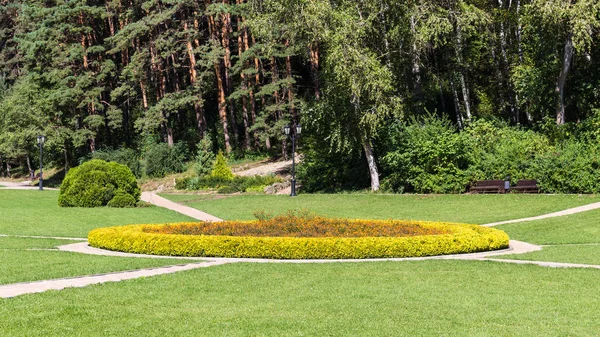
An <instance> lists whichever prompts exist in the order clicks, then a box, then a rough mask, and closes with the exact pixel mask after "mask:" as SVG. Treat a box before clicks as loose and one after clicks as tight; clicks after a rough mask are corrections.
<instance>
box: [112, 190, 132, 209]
mask: <svg viewBox="0 0 600 337" xmlns="http://www.w3.org/2000/svg"><path fill="white" fill-rule="evenodd" d="M136 203H137V202H136V200H135V198H134V197H133V196H132V195H131V194H123V193H119V194H116V195H115V196H114V197H113V198H112V199H110V201H109V202H108V204H106V206H108V207H115V208H123V207H135V206H136Z"/></svg>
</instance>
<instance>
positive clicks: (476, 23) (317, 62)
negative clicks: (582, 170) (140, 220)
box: [0, 0, 600, 192]
mask: <svg viewBox="0 0 600 337" xmlns="http://www.w3.org/2000/svg"><path fill="white" fill-rule="evenodd" d="M599 28H600V3H599V2H598V1H596V0H579V1H566V0H550V1H545V0H517V1H497V2H494V1H478V0H459V1H433V0H425V1H388V0H368V1H360V2H358V3H357V2H356V1H353V0H334V1H325V0H297V1H285V0H239V1H232V0H224V1H220V2H216V1H204V2H200V1H196V2H194V1H191V2H190V1H183V0H173V1H169V2H166V3H163V2H156V1H151V0H140V1H137V2H129V3H121V2H118V1H113V0H82V1H46V2H40V1H35V0H6V1H3V2H2V3H0V167H1V170H0V171H1V172H2V173H3V174H11V173H10V171H11V168H13V167H14V166H17V165H21V166H22V167H24V168H25V169H23V170H22V171H24V172H28V171H29V172H32V171H33V170H34V166H36V165H33V164H32V162H34V161H36V159H39V158H37V153H38V151H37V148H36V143H35V136H36V135H37V134H45V135H46V136H47V143H46V145H45V151H46V152H45V153H46V155H45V161H46V162H47V163H51V164H54V165H56V166H59V165H60V166H64V167H65V171H66V170H67V169H68V167H70V166H72V165H74V164H75V163H76V162H77V159H78V158H81V157H85V156H88V155H89V154H91V153H94V152H97V150H98V149H122V148H131V149H135V151H136V152H138V153H139V154H140V157H142V158H144V161H145V165H146V170H147V171H148V172H147V173H148V175H150V176H160V175H162V174H164V173H165V172H167V171H168V172H171V171H175V172H177V171H178V170H180V167H173V166H170V167H169V168H168V169H167V170H166V171H163V170H161V168H160V167H158V166H157V165H156V163H160V162H161V161H162V160H163V159H164V158H165V157H169V158H171V159H173V160H171V161H170V162H169V165H171V164H173V163H174V162H176V161H177V160H175V159H174V158H173V154H168V155H167V152H166V151H164V150H162V149H159V148H156V149H154V148H147V146H145V145H146V144H145V140H146V139H150V138H152V139H159V140H160V142H161V143H164V144H166V145H165V146H166V147H169V148H171V149H173V148H175V147H177V145H176V144H177V143H182V144H184V145H183V147H184V148H185V149H186V153H188V152H189V153H195V152H196V151H197V150H198V147H199V148H200V150H201V151H199V152H202V153H204V154H206V151H205V149H206V148H207V147H206V144H202V143H200V141H201V140H202V139H206V138H209V139H210V140H211V141H212V142H213V143H214V149H211V151H213V150H216V149H217V148H218V149H222V150H224V151H225V153H226V154H230V153H236V152H237V153H248V152H252V151H257V152H267V153H271V154H273V155H275V154H280V155H283V156H284V157H285V156H286V152H288V153H289V147H290V142H289V140H288V139H287V138H286V137H285V136H284V135H283V134H282V132H281V127H282V126H283V125H286V124H292V125H294V124H298V123H299V122H301V123H302V125H303V126H304V131H303V133H302V138H301V139H300V142H299V144H300V146H301V147H300V150H301V151H302V147H305V148H306V155H307V156H306V163H307V168H306V175H307V176H313V173H316V174H320V175H321V177H320V178H319V179H318V180H315V181H308V180H307V181H306V182H305V186H306V188H308V189H309V190H323V189H330V188H331V189H337V188H362V187H364V186H366V185H369V184H370V186H371V189H373V190H377V189H379V178H380V176H381V178H382V179H386V178H388V175H389V176H390V178H389V179H386V180H385V181H383V183H384V187H387V188H391V189H396V190H398V191H400V190H406V191H409V190H415V191H430V192H453V191H457V190H458V189H459V187H458V186H459V185H461V184H462V182H463V181H464V180H465V179H467V177H478V176H484V175H488V174H491V173H490V172H491V171H493V170H494V167H495V168H496V169H497V170H499V171H500V170H501V171H502V172H497V174H512V175H514V176H515V177H516V176H518V175H519V174H520V172H524V170H525V169H524V168H523V167H521V166H523V165H526V166H532V167H533V165H534V164H533V163H531V162H529V161H527V160H525V161H523V160H522V158H525V157H523V153H522V152H518V153H517V155H518V156H520V157H519V158H521V159H517V160H516V161H515V160H512V159H514V158H512V159H511V157H514V156H515V153H514V152H511V151H513V150H517V151H530V150H531V149H532V148H529V147H527V146H529V145H527V146H524V144H525V143H526V140H525V138H526V139H529V140H532V141H534V143H535V144H532V146H534V147H535V146H538V145H543V144H539V143H536V142H537V141H539V140H541V141H543V137H549V138H550V142H551V144H552V146H556V147H557V148H561V149H564V151H565V152H568V151H571V150H569V149H574V147H576V146H578V145H564V144H558V143H554V138H553V137H554V135H555V133H556V132H558V134H561V135H562V136H564V137H566V138H565V139H563V141H566V139H567V138H568V139H569V140H571V141H573V142H580V141H583V142H584V145H581V146H583V147H582V148H585V149H586V150H589V149H588V146H587V145H585V144H589V142H588V140H584V139H581V138H579V137H578V135H577V134H574V133H572V134H569V133H567V132H563V131H562V130H563V129H569V128H571V127H573V125H575V124H581V125H587V127H588V128H589V129H590V130H592V129H594V128H595V129H596V130H597V126H598V123H597V121H598V118H597V115H598V111H599V109H600V103H599V101H598V97H600V76H599V75H598V74H600V62H598V60H600V49H599V48H598V47H597V46H598V42H599V34H598V32H599V30H600V29H599ZM427 111H432V112H433V111H437V113H438V114H439V115H440V116H442V117H443V118H444V119H446V120H449V121H450V123H452V124H453V125H454V126H455V127H456V129H457V130H459V132H460V133H464V132H468V130H469V128H471V130H473V129H472V128H473V127H474V126H472V123H473V120H475V119H479V120H482V119H486V120H500V121H502V123H505V124H508V125H518V126H520V127H521V128H522V129H519V130H521V131H523V132H525V131H526V130H529V131H532V132H536V133H541V134H533V133H532V134H526V133H523V132H521V131H518V132H517V133H516V134H515V133H514V132H513V131H510V130H508V129H507V130H505V131H502V132H508V133H509V134H506V135H505V136H506V137H509V138H511V139H513V140H514V141H516V142H519V144H521V145H517V144H512V145H511V144H508V143H504V144H488V145H489V146H490V147H493V150H494V151H496V153H495V154H494V156H493V158H489V156H486V155H485V154H481V155H480V157H482V158H483V159H482V163H481V166H478V167H477V170H479V171H473V172H470V173H469V172H467V176H465V175H464V174H463V173H464V172H463V169H464V166H463V165H464V163H463V159H464V158H461V153H469V152H468V151H465V150H461V151H462V152H461V151H459V152H456V153H454V154H451V153H448V156H449V157H448V158H447V159H448V160H450V162H448V163H445V164H441V163H436V160H441V159H443V158H442V157H439V158H438V157H436V158H434V157H435V156H436V154H435V153H430V154H429V155H428V156H425V157H423V158H416V157H414V155H415V154H416V152H413V153H412V154H410V153H405V154H403V155H402V156H400V157H397V156H396V154H394V153H390V151H392V152H393V151H396V150H397V149H395V148H393V146H392V144H390V142H389V139H388V138H387V136H388V135H389V136H390V137H392V139H394V141H395V142H396V143H395V144H413V143H411V142H416V143H414V144H415V145H416V146H417V147H418V148H419V149H420V151H421V150H422V151H427V149H428V148H429V149H430V150H435V151H438V150H443V149H437V150H436V149H433V148H431V145H429V144H426V143H425V142H423V141H422V140H423V139H424V138H421V140H419V137H424V136H426V135H421V136H418V137H417V136H415V135H414V134H415V133H418V131H417V130H410V129H406V134H405V135H396V136H394V135H390V134H389V130H390V129H394V128H402V127H399V125H403V124H404V123H408V122H409V121H411V120H412V119H413V118H417V119H420V118H423V117H426V116H427ZM398 123H399V124H398ZM444 123H446V122H444ZM552 124H556V125H559V126H564V128H562V127H561V128H554V127H551V125H552ZM578 127H579V126H578ZM557 130H558V131H557ZM411 134H412V136H411ZM435 136H436V137H442V136H441V135H435ZM444 137H446V138H445V139H444V142H445V143H446V142H447V145H445V146H450V147H452V146H455V145H456V146H458V145H459V144H454V145H452V142H454V141H462V140H464V139H463V138H462V137H457V136H455V135H451V134H445V136H444ZM498 137H500V138H501V136H498ZM440 141H441V140H440ZM199 143H200V144H199ZM515 146H518V147H519V148H515ZM500 147H502V148H500ZM475 150H476V151H487V148H486V147H485V146H483V147H481V148H479V149H475ZM148 151H149V152H150V153H146V152H148ZM506 151H509V152H506ZM561 151H563V150H561ZM174 152H175V153H180V150H175V151H174ZM439 154H441V153H439ZM395 156H396V157H395ZM147 157H148V158H151V159H150V162H148V161H147V160H146V158H147ZM175 157H177V156H175ZM392 157H395V158H394V159H393V158H392ZM199 158H204V156H201V157H199ZM384 158H387V159H384ZM564 158H565V159H564V160H565V165H566V162H567V161H569V159H566V158H567V157H564ZM205 159H206V158H205ZM205 159H198V160H199V161H200V162H201V163H200V164H199V165H198V166H197V168H198V169H199V170H200V171H201V172H199V173H202V174H204V173H205V171H206V170H207V168H206V167H205V165H204V164H206V163H207V161H206V160H205ZM111 160H112V159H111ZM357 161H360V162H362V163H360V164H357V163H356V162H357ZM494 161H496V162H494ZM324 162H326V163H324ZM408 162H412V163H414V162H418V163H419V165H420V166H421V167H416V168H409V167H405V166H401V165H403V163H408ZM321 163H322V164H321ZM384 163H391V164H393V165H391V166H388V167H381V165H382V164H384ZM592 163H593V159H592V160H591V161H590V162H589V163H587V164H586V163H583V162H582V163H579V164H578V165H579V166H593V165H592ZM321 165H323V166H321ZM535 165H539V167H540V169H541V170H551V169H559V168H560V167H562V166H561V164H557V163H548V162H547V161H543V163H536V164H535ZM557 165H558V166H557ZM134 166H135V165H134ZM400 166H401V167H400ZM392 167H396V169H395V171H394V172H391V171H390V170H391V168H392ZM535 167H538V166H535ZM132 169H133V171H134V173H135V174H136V175H138V169H137V168H136V167H132ZM354 171H356V172H354ZM544 172H546V171H544ZM392 174H393V176H392ZM356 177H359V179H356ZM467 180H468V179H467ZM554 180H555V182H554V183H552V185H547V187H546V190H547V191H578V190H579V191H590V190H593V188H592V187H591V185H592V184H593V182H592V180H591V179H589V178H585V180H586V181H587V182H584V183H582V184H581V186H566V187H565V186H563V187H557V186H558V185H561V184H562V185H564V183H562V182H558V178H554ZM365 181H367V182H366V183H365ZM327 182H331V184H328V183H327ZM562 185H561V186H562Z"/></svg>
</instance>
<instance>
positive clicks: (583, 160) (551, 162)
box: [528, 141, 600, 193]
mask: <svg viewBox="0 0 600 337" xmlns="http://www.w3.org/2000/svg"><path fill="white" fill-rule="evenodd" d="M528 174H529V176H531V177H533V178H535V179H537V180H538V182H539V184H540V189H541V190H542V191H544V192H548V193H600V147H599V146H598V145H596V144H593V145H586V144H583V143H579V142H576V141H569V142H566V143H565V144H563V145H561V146H559V147H558V148H557V149H556V150H555V151H553V152H550V153H546V154H542V155H540V156H538V157H537V158H536V159H535V161H533V163H532V165H531V167H530V168H529V173H528Z"/></svg>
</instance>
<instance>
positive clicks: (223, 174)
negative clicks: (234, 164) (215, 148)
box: [210, 151, 233, 181]
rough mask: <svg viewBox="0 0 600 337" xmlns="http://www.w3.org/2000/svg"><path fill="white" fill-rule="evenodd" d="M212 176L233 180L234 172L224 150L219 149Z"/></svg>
mask: <svg viewBox="0 0 600 337" xmlns="http://www.w3.org/2000/svg"><path fill="white" fill-rule="evenodd" d="M210 176H211V177H212V178H215V179H221V180H225V181H226V180H233V172H231V168H230V167H229V165H227V158H225V156H224V155H223V152H222V151H219V154H217V159H215V163H214V165H213V169H212V171H211V172H210Z"/></svg>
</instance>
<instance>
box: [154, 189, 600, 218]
mask: <svg viewBox="0 0 600 337" xmlns="http://www.w3.org/2000/svg"><path fill="white" fill-rule="evenodd" d="M162 196H163V197H165V198H167V199H170V200H172V201H175V202H181V203H183V204H185V205H187V206H190V207H194V208H197V209H200V210H202V211H204V212H207V213H210V214H213V215H215V216H217V217H220V218H222V219H246V220H247V219H253V218H254V217H253V213H254V212H255V211H261V210H263V211H267V212H274V213H282V212H285V211H287V210H290V209H308V210H310V211H312V212H315V213H317V214H320V215H325V216H331V217H347V218H362V219H389V218H394V219H417V220H432V221H456V222H467V223H477V224H483V223H489V222H495V221H501V220H509V219H517V218H522V217H529V216H534V215H540V214H545V213H550V212H555V211H559V210H563V209H566V208H570V207H576V206H581V205H584V204H589V203H593V202H598V201H600V197H598V196H590V195H585V196H578V195H526V194H508V195H377V194H364V195H361V194H301V195H299V196H298V197H289V196H286V195H240V196H226V197H222V196H219V197H218V198H215V197H211V196H198V195H189V194H179V195H177V194H162Z"/></svg>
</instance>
